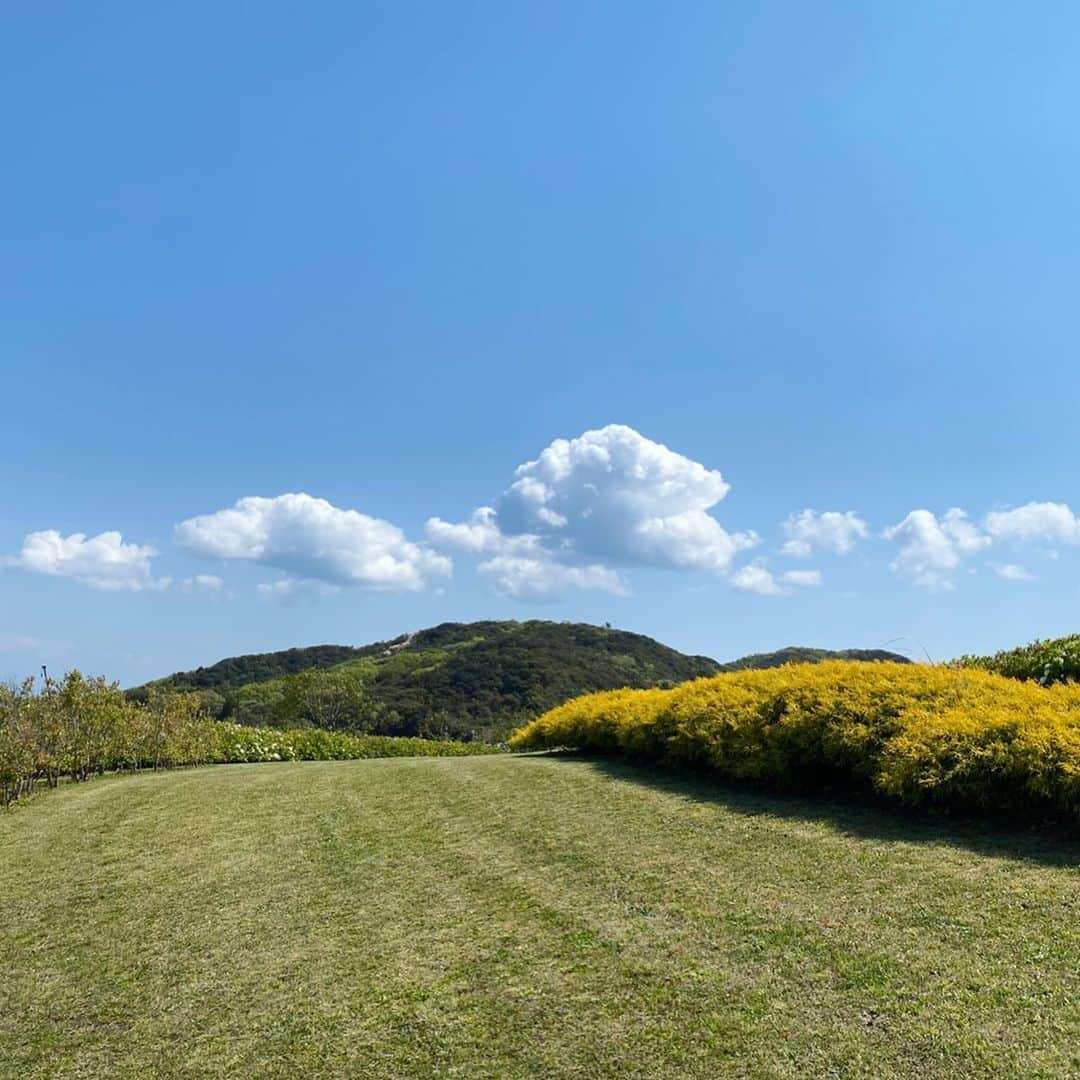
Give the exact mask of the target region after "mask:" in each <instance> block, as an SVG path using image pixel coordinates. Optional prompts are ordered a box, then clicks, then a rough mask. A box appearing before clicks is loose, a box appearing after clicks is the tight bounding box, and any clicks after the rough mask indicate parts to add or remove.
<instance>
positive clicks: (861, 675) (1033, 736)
mask: <svg viewBox="0 0 1080 1080" xmlns="http://www.w3.org/2000/svg"><path fill="white" fill-rule="evenodd" d="M510 747H511V749H515V750H528V749H540V748H555V747H565V748H575V749H580V750H585V751H590V752H597V753H602V754H613V753H614V754H625V755H629V756H633V757H636V758H642V759H646V760H654V761H660V762H665V763H670V764H679V765H693V766H700V767H705V768H708V769H711V770H715V771H716V772H717V773H719V774H721V775H724V776H728V777H733V778H746V779H753V780H761V781H767V782H770V783H774V784H780V785H786V786H796V787H800V788H808V787H809V788H819V789H821V788H827V789H831V790H838V789H846V790H849V791H859V792H865V791H872V792H876V793H877V794H879V795H881V796H884V797H886V798H889V799H893V800H897V801H901V802H904V803H908V804H912V805H938V806H943V807H956V808H968V809H970V808H978V809H984V810H987V809H993V810H1008V811H1019V812H1024V813H1026V812H1036V813H1045V812H1046V811H1048V810H1054V811H1059V812H1062V811H1063V812H1065V813H1066V814H1068V815H1070V816H1076V815H1077V814H1080V687H1076V686H1073V685H1055V686H1052V687H1046V688H1044V687H1041V686H1038V685H1036V684H1033V683H1022V682H1016V681H1013V680H1011V679H1008V678H1004V677H1002V676H998V675H995V674H992V673H989V672H985V671H981V670H977V669H970V670H969V669H961V668H954V667H931V666H924V665H905V664H894V663H873V664H864V663H854V662H844V661H832V662H827V663H822V664H816V665H806V664H798V665H790V666H787V667H782V668H775V669H772V670H768V671H746V672H738V673H733V674H724V675H718V676H715V677H713V678H707V679H698V680H696V681H694V682H690V683H685V684H683V685H682V686H679V687H676V688H675V689H673V690H618V691H613V692H609V693H600V694H591V695H588V696H586V697H581V698H577V699H575V700H574V701H570V702H567V703H566V704H565V705H561V706H559V707H558V708H555V709H552V710H551V711H550V712H548V713H545V714H544V715H543V716H541V717H539V718H538V719H536V720H534V721H533V722H532V723H530V724H528V725H526V726H525V727H523V728H521V729H520V730H519V731H517V732H516V733H515V734H514V735H513V736H512V737H511V739H510Z"/></svg>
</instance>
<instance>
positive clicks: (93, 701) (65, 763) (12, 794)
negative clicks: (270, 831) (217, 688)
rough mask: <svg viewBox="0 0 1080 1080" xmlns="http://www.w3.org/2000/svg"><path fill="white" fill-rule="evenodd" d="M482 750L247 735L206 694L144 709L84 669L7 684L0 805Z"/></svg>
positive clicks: (152, 702)
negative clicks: (206, 774)
mask: <svg viewBox="0 0 1080 1080" xmlns="http://www.w3.org/2000/svg"><path fill="white" fill-rule="evenodd" d="M498 752H499V748H498V747H495V746H489V745H485V744H482V743H462V742H449V741H435V740H428V739H395V738H390V737H386V736H378V735H350V734H345V733H343V732H331V731H319V730H315V729H305V730H301V731H281V730H277V729H274V730H270V729H263V728H252V727H240V726H239V725H237V724H229V723H222V722H220V721H217V720H212V719H210V717H209V715H208V714H207V712H206V710H205V706H204V703H203V701H202V698H201V697H200V695H199V694H194V693H169V692H166V691H160V690H156V689H155V690H152V691H151V692H150V693H149V694H148V695H147V698H146V701H145V702H143V703H136V702H132V701H129V700H128V699H127V698H125V696H124V694H123V693H122V691H121V690H120V688H119V687H118V686H117V684H116V683H108V682H106V681H105V680H104V679H102V678H94V679H90V678H86V677H84V676H83V675H81V674H80V673H79V672H77V671H73V672H69V673H68V674H67V675H66V676H65V677H64V678H63V679H62V680H55V679H51V678H46V679H45V680H44V681H43V682H41V683H36V682H35V681H34V680H33V679H27V680H26V681H25V682H23V683H22V685H20V686H0V804H2V805H4V806H7V805H9V804H10V803H12V802H14V801H15V800H16V799H19V798H22V797H24V796H27V795H30V794H32V793H33V791H34V789H35V788H36V787H37V786H38V785H47V786H48V787H56V786H57V785H58V784H59V783H60V780H61V779H63V778H67V779H69V780H72V781H82V780H87V779H89V778H90V777H91V776H95V775H100V774H101V773H104V772H106V771H115V770H138V769H164V768H174V767H177V766H182V765H209V764H227V763H232V762H250V761H299V760H305V761H313V760H319V761H323V760H334V761H340V760H346V759H352V758H374V757H419V756H439V757H444V756H457V755H463V754H485V753H488V754H489V753H498Z"/></svg>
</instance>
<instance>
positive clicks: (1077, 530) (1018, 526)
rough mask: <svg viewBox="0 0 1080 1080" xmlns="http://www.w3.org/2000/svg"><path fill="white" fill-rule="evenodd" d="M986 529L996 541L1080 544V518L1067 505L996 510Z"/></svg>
mask: <svg viewBox="0 0 1080 1080" xmlns="http://www.w3.org/2000/svg"><path fill="white" fill-rule="evenodd" d="M983 528H984V529H985V530H986V531H987V532H988V533H989V534H990V535H991V536H992V537H993V538H994V539H995V540H1044V541H1046V542H1047V543H1052V544H1080V518H1077V517H1076V515H1075V514H1073V512H1072V511H1071V510H1070V509H1069V507H1068V506H1066V505H1065V503H1052V502H1029V503H1026V504H1025V505H1024V506H1018V507H1016V508H1015V509H1012V510H994V511H991V512H990V513H989V514H987V515H986V518H985V519H984V521H983Z"/></svg>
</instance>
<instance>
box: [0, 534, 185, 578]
mask: <svg viewBox="0 0 1080 1080" xmlns="http://www.w3.org/2000/svg"><path fill="white" fill-rule="evenodd" d="M155 555H157V551H156V550H155V549H154V548H152V547H149V546H147V545H143V544H126V543H124V538H123V536H122V535H121V534H120V533H118V532H115V531H109V532H103V533H99V534H98V535H97V536H92V537H87V536H86V534H85V533H72V534H71V535H70V536H61V535H60V533H59V532H57V531H56V529H45V530H42V531H41V532H32V533H29V534H28V535H27V536H26V537H25V539H24V540H23V544H22V550H21V551H20V552H19V554H18V555H13V556H9V557H8V558H6V559H4V560H3V565H5V566H10V567H17V568H19V569H21V570H29V571H31V572H32V573H36V574H49V575H50V576H52V577H66V578H72V579H73V580H75V581H78V582H81V583H82V584H83V585H89V586H90V587H91V588H94V589H108V590H111V591H121V590H127V591H130V592H142V591H143V590H146V589H164V588H167V587H168V585H169V579H168V578H155V577H154V576H153V572H152V569H151V565H150V564H151V560H152V559H153V558H154V556H155Z"/></svg>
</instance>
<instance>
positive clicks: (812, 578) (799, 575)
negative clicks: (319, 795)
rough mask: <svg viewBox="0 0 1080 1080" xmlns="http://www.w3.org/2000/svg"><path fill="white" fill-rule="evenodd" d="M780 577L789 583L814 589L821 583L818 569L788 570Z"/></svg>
mask: <svg viewBox="0 0 1080 1080" xmlns="http://www.w3.org/2000/svg"><path fill="white" fill-rule="evenodd" d="M781 577H782V579H783V580H784V581H786V582H787V583H788V584H789V585H798V586H800V587H801V588H804V589H816V588H819V587H820V585H821V571H820V570H788V571H787V573H786V574H782V575H781Z"/></svg>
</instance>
